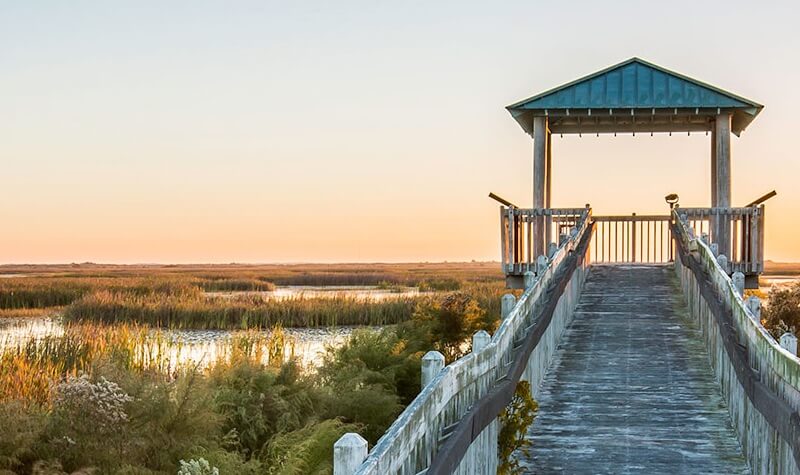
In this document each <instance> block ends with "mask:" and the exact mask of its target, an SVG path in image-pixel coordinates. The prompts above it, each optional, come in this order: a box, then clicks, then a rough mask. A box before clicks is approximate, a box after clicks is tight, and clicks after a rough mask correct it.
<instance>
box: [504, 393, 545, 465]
mask: <svg viewBox="0 0 800 475" xmlns="http://www.w3.org/2000/svg"><path fill="white" fill-rule="evenodd" d="M538 410H539V405H538V404H537V403H536V401H535V400H534V399H533V396H531V386H530V383H528V382H527V381H520V382H519V383H517V388H516V389H515V390H514V397H513V398H512V399H511V403H509V405H508V406H507V407H506V408H505V409H503V412H501V413H500V417H499V420H500V433H499V434H498V435H497V449H498V454H497V455H498V458H499V459H500V460H499V462H500V464H499V466H498V467H497V473H499V474H501V475H505V474H511V473H519V464H518V463H517V460H516V459H514V458H513V457H512V454H513V453H514V452H515V451H516V450H522V451H523V453H525V454H526V455H527V453H528V452H527V450H528V447H529V446H530V441H528V440H527V439H525V434H527V433H528V427H530V425H531V424H533V420H534V419H535V418H536V413H537V412H538Z"/></svg>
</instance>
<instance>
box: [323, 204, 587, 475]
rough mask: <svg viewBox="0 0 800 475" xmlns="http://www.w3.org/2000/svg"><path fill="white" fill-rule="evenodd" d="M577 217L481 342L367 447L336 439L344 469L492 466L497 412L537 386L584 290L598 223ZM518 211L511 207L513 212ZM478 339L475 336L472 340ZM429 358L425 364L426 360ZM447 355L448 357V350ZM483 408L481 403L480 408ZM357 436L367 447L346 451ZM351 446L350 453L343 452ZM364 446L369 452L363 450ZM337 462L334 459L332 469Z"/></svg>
mask: <svg viewBox="0 0 800 475" xmlns="http://www.w3.org/2000/svg"><path fill="white" fill-rule="evenodd" d="M582 212H583V213H585V214H584V219H581V220H580V221H578V223H579V227H577V228H575V230H574V232H571V233H570V234H569V235H568V237H566V238H565V239H564V241H563V242H562V243H561V244H560V246H558V247H557V248H556V249H555V251H554V253H553V255H552V256H551V257H550V258H549V259H547V260H546V262H541V261H540V262H539V263H540V266H541V267H540V268H539V269H538V271H539V272H538V275H536V276H532V275H528V278H527V279H526V281H527V286H526V290H525V292H524V293H523V294H522V296H521V297H520V298H519V300H518V301H515V299H514V295H513V294H507V295H506V296H504V297H503V307H504V311H503V313H504V315H503V317H504V318H503V320H502V323H501V324H500V327H499V328H498V329H497V331H496V332H495V333H494V335H492V336H491V340H490V341H489V342H488V343H487V344H485V346H482V347H481V348H475V347H474V346H473V348H474V349H475V351H473V352H472V353H470V354H468V355H466V356H464V357H463V358H461V359H459V360H457V361H455V362H453V363H452V364H449V365H447V366H445V367H444V368H443V369H441V370H440V371H438V373H435V374H433V375H431V377H432V379H431V380H430V382H427V384H423V386H424V387H423V388H422V391H421V392H420V393H419V395H418V396H417V397H416V398H415V399H414V401H413V402H412V403H411V404H410V405H409V406H408V407H406V409H405V410H404V411H403V413H402V414H400V416H399V417H398V418H397V419H396V420H395V422H394V423H393V424H392V425H391V427H389V429H388V430H387V431H386V433H385V434H384V435H383V437H381V439H380V440H379V441H378V443H377V445H375V447H373V448H372V450H371V451H369V453H368V454H366V451H365V447H366V445H365V444H366V442H365V441H363V439H360V437H358V436H356V435H354V434H347V435H345V436H344V437H342V439H340V440H339V442H337V445H336V446H334V458H335V464H336V460H338V459H337V455H336V454H337V450H339V451H340V453H341V454H342V459H346V460H347V461H348V463H347V464H346V463H345V462H342V466H343V467H344V466H346V467H348V468H347V470H344V469H342V473H344V472H346V473H348V474H349V473H355V474H357V475H414V474H418V473H429V474H430V475H440V474H448V475H450V474H470V475H475V474H479V475H483V474H490V473H491V474H493V473H495V472H496V468H497V435H498V429H499V427H498V423H497V421H496V417H497V414H498V413H499V411H500V410H501V409H502V408H503V407H505V405H506V404H507V403H508V401H507V400H505V399H504V398H507V399H509V400H510V398H511V395H512V394H513V391H514V388H515V387H516V383H517V381H518V380H519V379H520V378H522V379H525V380H527V381H529V382H530V383H531V388H532V390H533V391H534V393H535V392H537V391H538V390H539V387H540V384H541V382H542V379H543V378H544V374H545V371H546V369H547V367H548V365H549V364H550V360H551V358H552V356H553V354H554V352H555V351H556V349H557V348H558V346H559V342H560V339H561V335H562V334H563V332H564V329H565V328H566V327H567V326H568V325H569V323H570V321H571V319H572V315H573V314H574V308H575V306H576V305H577V302H578V299H579V298H580V294H581V289H582V288H583V282H584V279H585V278H586V275H587V272H588V267H589V265H590V263H591V262H590V252H589V251H588V244H589V241H590V237H591V233H592V224H591V223H590V222H589V221H588V220H587V219H585V216H587V215H588V210H582ZM512 216H513V215H512ZM473 343H474V342H473ZM427 356H428V355H426V357H425V358H423V367H424V365H425V359H426V358H427ZM442 359H443V358H442ZM478 408H482V409H481V410H477V409H478ZM353 439H355V440H356V441H357V442H358V443H359V444H361V445H360V446H359V447H360V448H361V449H364V452H358V453H356V455H355V461H354V462H353V463H352V464H350V463H349V462H352V461H353V455H352V454H353V452H352V451H348V450H349V448H350V445H349V444H350V441H351V440H353ZM345 454H346V455H347V457H345ZM360 454H363V455H364V456H365V458H362V457H361V456H360ZM337 468H338V466H336V465H335V467H334V473H338V472H337Z"/></svg>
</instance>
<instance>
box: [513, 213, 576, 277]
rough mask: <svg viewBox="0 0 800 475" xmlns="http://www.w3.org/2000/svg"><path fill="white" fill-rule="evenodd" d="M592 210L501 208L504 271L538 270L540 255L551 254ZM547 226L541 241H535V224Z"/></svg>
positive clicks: (515, 272) (523, 272)
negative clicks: (537, 261)
mask: <svg viewBox="0 0 800 475" xmlns="http://www.w3.org/2000/svg"><path fill="white" fill-rule="evenodd" d="M591 215H592V209H591V208H590V207H589V206H586V207H585V208H544V209H543V208H535V209H522V208H510V207H509V208H507V207H505V206H501V207H500V243H501V247H502V249H501V254H500V255H501V260H502V266H503V271H504V272H505V273H506V275H517V276H521V275H523V274H525V272H528V271H532V272H534V273H535V272H536V269H537V264H536V260H537V258H538V257H539V256H540V255H542V256H546V257H548V256H550V255H552V252H553V250H554V249H555V248H557V247H558V245H559V244H561V243H562V242H563V241H564V240H565V239H567V238H568V237H570V235H571V233H572V232H573V230H576V229H580V228H581V227H582V226H583V225H584V224H585V223H586V221H587V219H591ZM537 225H538V226H542V227H543V228H544V230H545V231H544V236H545V238H543V239H542V240H541V242H537V241H536V234H537V233H536V226H537Z"/></svg>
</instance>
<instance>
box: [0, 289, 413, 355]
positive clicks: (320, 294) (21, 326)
mask: <svg viewBox="0 0 800 475" xmlns="http://www.w3.org/2000/svg"><path fill="white" fill-rule="evenodd" d="M418 294H419V291H418V289H416V288H414V287H403V288H400V289H397V290H394V289H392V290H386V289H381V288H378V287H367V286H361V287H338V286H337V287H306V286H291V287H279V288H277V289H275V290H274V291H270V292H209V293H208V295H209V296H230V297H236V296H240V295H262V296H265V297H269V298H275V299H279V300H285V299H302V298H337V297H353V298H358V299H365V300H373V301H384V300H387V299H392V298H401V297H409V296H416V295H418ZM358 328H375V329H377V328H380V327H345V326H342V327H331V328H284V329H283V335H284V342H283V347H284V354H285V355H286V356H287V357H289V356H291V355H292V354H293V355H294V356H295V357H296V358H298V359H299V360H300V362H301V363H302V365H303V366H306V367H308V366H318V365H319V364H320V363H321V362H322V358H323V356H324V353H325V348H326V347H327V346H334V347H335V346H338V345H341V344H342V343H343V342H344V341H345V340H346V339H347V338H348V337H349V336H350V334H351V333H352V332H353V331H354V330H356V329H358ZM63 333H64V326H63V324H62V322H61V319H60V317H59V315H58V314H57V313H54V314H52V315H50V316H47V317H29V318H25V317H20V318H6V319H0V351H2V350H3V348H4V347H8V346H17V345H20V344H24V343H25V342H26V341H28V340H31V339H35V340H41V339H43V338H45V337H47V336H59V335H62V334H63ZM242 334H247V335H249V336H253V335H255V336H262V337H265V338H268V337H271V336H273V335H272V330H251V331H247V332H242V331H235V330H187V329H174V330H173V329H153V330H151V331H150V332H149V338H148V339H149V340H151V341H149V342H148V343H149V344H148V346H149V347H150V351H154V350H153V348H154V347H160V348H161V349H162V351H164V350H165V351H166V352H167V354H168V359H169V361H171V362H174V363H177V364H180V365H183V364H187V365H195V364H199V365H200V366H205V365H208V364H210V363H212V362H214V361H215V360H216V359H217V358H218V357H221V356H224V352H225V351H227V349H228V348H230V345H229V343H230V342H231V340H232V339H233V338H235V337H236V336H237V335H242Z"/></svg>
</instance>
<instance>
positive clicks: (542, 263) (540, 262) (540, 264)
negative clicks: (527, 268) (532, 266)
mask: <svg viewBox="0 0 800 475" xmlns="http://www.w3.org/2000/svg"><path fill="white" fill-rule="evenodd" d="M546 270H547V258H546V257H544V256H539V257H537V258H536V275H538V276H541V275H542V274H544V271H546Z"/></svg>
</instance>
